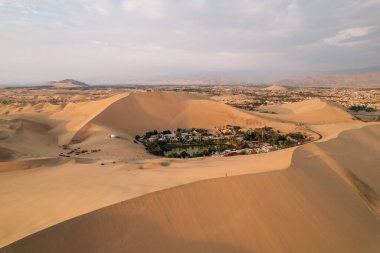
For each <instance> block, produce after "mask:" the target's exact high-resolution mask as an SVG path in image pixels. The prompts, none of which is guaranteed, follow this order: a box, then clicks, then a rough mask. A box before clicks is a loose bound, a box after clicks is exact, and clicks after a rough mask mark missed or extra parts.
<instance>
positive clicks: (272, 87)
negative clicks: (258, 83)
mask: <svg viewBox="0 0 380 253" xmlns="http://www.w3.org/2000/svg"><path fill="white" fill-rule="evenodd" d="M263 90H268V91H287V90H288V89H287V88H285V87H283V86H280V85H277V84H273V85H271V86H269V87H266V88H264V89H263Z"/></svg>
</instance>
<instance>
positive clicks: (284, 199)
mask: <svg viewBox="0 0 380 253" xmlns="http://www.w3.org/2000/svg"><path fill="white" fill-rule="evenodd" d="M8 109H9V108H8ZM264 109H265V110H269V109H271V110H273V111H276V112H277V114H267V113H265V114H264V113H257V112H254V113H251V112H247V111H243V110H239V109H236V108H233V107H230V106H227V105H224V104H220V103H217V102H214V101H211V100H208V99H206V98H204V97H202V96H198V95H193V94H189V93H173V92H144V93H141V92H140V93H124V94H119V95H116V96H113V97H109V98H107V99H103V100H98V101H92V102H78V103H68V104H66V105H60V106H55V105H50V104H38V105H27V106H25V107H24V108H23V109H22V110H21V111H20V112H18V111H15V112H14V113H13V112H12V113H11V114H10V115H9V116H7V119H6V120H2V121H1V122H0V161H2V162H1V163H0V182H1V183H0V203H3V204H4V205H3V206H2V208H0V227H1V229H0V247H1V246H4V245H7V244H9V243H12V242H14V241H16V240H19V239H21V238H23V237H25V236H28V235H30V236H29V237H26V238H25V239H22V240H20V241H17V242H15V243H14V244H11V245H10V246H9V247H6V248H3V249H0V252H8V251H10V252H13V251H12V250H14V252H24V251H25V252H37V251H38V247H40V249H39V250H40V251H38V252H41V249H44V250H45V249H46V251H47V252H61V251H62V252H64V251H73V252H75V251H76V250H77V252H83V251H94V252H109V251H115V252H119V251H120V252H121V251H131V252H134V251H136V252H160V251H163V252H171V251H183V250H182V249H186V250H188V251H189V252H194V251H195V252H198V251H201V252H202V251H203V252H223V251H224V252H239V251H240V252H252V251H253V252H255V251H258V252H273V251H280V249H285V250H286V251H285V250H284V251H285V252H287V251H288V252H294V251H298V250H296V238H300V239H297V241H302V243H301V244H300V247H301V252H304V251H306V252H313V250H314V252H329V251H330V252H355V251H354V249H356V251H357V249H358V247H359V246H363V247H367V248H364V251H366V250H367V252H372V250H373V249H378V247H379V245H378V244H377V243H376V242H375V241H374V239H373V238H374V236H375V235H379V224H378V220H376V219H375V218H374V217H376V215H377V214H378V213H379V200H378V199H379V198H378V195H379V189H380V187H379V184H378V182H377V181H378V180H376V179H377V178H379V175H378V172H377V171H376V170H375V169H374V168H376V166H377V164H378V163H379V157H380V155H379V153H380V151H379V145H378V143H379V141H380V136H379V134H378V133H379V132H380V131H379V130H380V129H379V126H378V125H376V124H373V126H371V125H369V124H364V123H362V122H359V121H357V120H352V119H351V116H350V115H349V114H347V113H346V112H345V111H343V110H342V109H341V108H339V107H337V106H336V105H334V104H331V103H328V102H323V101H320V100H311V101H305V102H301V103H295V104H289V105H281V106H273V107H267V108H264ZM296 123H304V124H306V126H307V127H308V128H310V129H312V130H314V131H317V132H318V133H321V134H322V135H323V139H322V140H321V141H319V142H318V143H311V144H307V145H305V146H302V147H300V148H292V149H286V150H281V151H276V152H272V153H268V154H260V155H252V156H239V157H228V158H219V157H212V158H207V159H204V158H199V159H191V160H181V159H166V158H156V157H152V156H151V155H149V154H147V153H146V152H145V150H144V147H143V146H142V145H140V144H135V143H133V141H132V138H133V136H134V135H136V134H142V133H144V132H145V131H148V130H153V129H157V130H165V129H176V128H178V127H180V128H181V127H183V128H185V127H204V128H210V127H215V126H222V125H226V124H235V125H240V126H249V127H263V126H265V125H268V126H272V127H274V128H276V129H280V130H283V131H292V130H294V129H302V128H301V127H298V128H297V126H296ZM365 125H368V127H365V128H364V129H360V130H355V131H351V132H347V133H344V134H341V135H339V134H340V133H341V132H342V131H343V130H349V129H354V128H361V127H363V126H365ZM110 133H116V134H118V135H120V136H122V137H123V138H121V139H110V138H107V136H108V135H109V134H110ZM338 135H339V137H338ZM337 137H338V138H337ZM335 138H337V139H335ZM67 143H71V144H72V147H78V146H81V147H82V148H86V149H92V148H101V150H102V151H101V152H99V153H95V154H90V155H88V156H86V157H84V158H59V157H58V154H59V152H61V151H62V148H60V147H59V146H58V145H62V144H67ZM347 147H349V148H347ZM343 149H344V152H343V151H342V150H343ZM293 152H295V153H294V154H295V155H294V156H293ZM101 163H103V164H104V165H101ZM289 167H291V169H289V170H286V171H285V170H284V169H286V168H289ZM279 170H281V171H280V172H279ZM274 171H277V172H274ZM260 172H266V173H265V174H260V175H258V174H257V173H260ZM253 173H256V174H255V175H248V176H241V177H240V176H239V177H230V176H232V175H243V174H253ZM226 175H228V177H226V178H223V179H218V180H211V181H204V182H199V183H194V184H190V185H185V186H183V187H177V188H173V189H169V190H165V191H161V192H157V193H153V194H150V195H147V196H142V195H145V194H147V193H152V192H155V191H158V190H163V189H167V188H170V187H175V186H180V185H183V184H187V183H191V182H196V181H199V180H204V179H213V178H220V177H225V176H226ZM325 184H326V185H325ZM198 195H202V196H198ZM139 196H142V197H141V198H137V199H134V200H130V199H131V198H134V197H139ZM179 196H180V197H179ZM222 196H223V197H222ZM342 196H343V197H342ZM125 200H128V201H126V202H122V203H120V204H116V205H114V206H112V207H106V206H109V205H112V204H115V203H119V202H121V201H125ZM206 202H207V203H209V204H208V205H207V207H206V205H205V203H206ZM210 203H212V205H211V204H210ZM203 205H205V206H203ZM25 207H27V208H25ZM103 207H106V208H105V209H102V210H99V211H95V212H93V213H90V214H88V215H87V214H86V213H89V212H92V211H94V210H97V209H99V208H103ZM268 207H269V208H268ZM137 210H139V212H138V211H137ZM147 210H148V211H147ZM347 210H348V211H347ZM345 211H346V212H347V213H344V212H345ZM80 215H83V216H80ZM130 215H131V216H130ZM163 215H164V216H165V217H163ZM77 216H80V217H78V218H74V217H77ZM133 217H135V218H133ZM71 218H74V219H73V220H71V221H68V222H65V221H66V220H68V219H71ZM168 221H169V222H168ZM60 222H63V223H62V224H58V225H56V224H57V223H60ZM360 222H362V223H363V224H362V226H360V225H359V223H360ZM95 224H97V225H99V227H101V229H98V228H99V227H96V225H95ZM54 225H55V226H54ZM51 226H53V227H51ZM124 226H126V227H124ZM49 227H51V228H49ZM215 227H218V229H216V228H215ZM43 229H46V230H43ZM293 229H294V233H293ZM40 230H42V231H41V232H38V233H36V232H37V231H40ZM65 231H66V232H67V233H69V234H66V232H65ZM83 231H86V233H87V234H86V233H84V232H83ZM304 231H310V233H309V235H307V234H306V233H305V232H304ZM371 232H372V233H371ZM79 234H80V235H79ZM83 234H86V235H83ZM290 235H292V236H290ZM75 237H77V239H78V238H79V239H80V240H76V239H75ZM293 237H294V238H293ZM136 238H140V239H141V243H136V240H137V239H136ZM347 238H349V239H351V240H349V239H347ZM46 240H48V241H49V242H48V243H47V244H46V247H45V245H44V246H42V245H43V243H44V241H46ZM323 240H330V241H334V245H335V246H331V247H332V248H329V246H328V245H326V244H323V243H322V241H323ZM90 241H93V242H94V243H93V244H88V242H90ZM335 242H337V243H336V244H335ZM365 242H367V243H365ZM50 243H51V244H50ZM53 243H56V246H54V245H53ZM97 243H99V244H97ZM355 243H356V244H355ZM61 244H62V245H61ZM63 244H65V245H63ZM354 244H355V245H358V246H355V245H354ZM54 247H57V248H54ZM147 247H148V248H147ZM149 247H151V248H149ZM355 247H356V248H355ZM371 247H373V248H371ZM28 250H29V251H28ZM42 252H43V250H42Z"/></svg>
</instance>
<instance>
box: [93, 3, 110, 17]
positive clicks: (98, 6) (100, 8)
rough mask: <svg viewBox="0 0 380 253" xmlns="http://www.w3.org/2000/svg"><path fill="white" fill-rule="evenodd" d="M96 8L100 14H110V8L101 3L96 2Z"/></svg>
mask: <svg viewBox="0 0 380 253" xmlns="http://www.w3.org/2000/svg"><path fill="white" fill-rule="evenodd" d="M94 10H95V11H96V13H98V14H99V15H100V16H107V15H108V9H107V8H106V7H105V6H104V5H102V4H100V3H94Z"/></svg>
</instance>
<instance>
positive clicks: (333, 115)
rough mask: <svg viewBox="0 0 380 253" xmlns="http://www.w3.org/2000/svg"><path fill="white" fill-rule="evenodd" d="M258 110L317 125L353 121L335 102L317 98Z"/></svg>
mask: <svg viewBox="0 0 380 253" xmlns="http://www.w3.org/2000/svg"><path fill="white" fill-rule="evenodd" d="M259 110H260V111H267V112H274V113H275V114H267V117H268V118H271V119H278V120H282V121H284V122H294V123H304V124H315V125H318V124H331V123H348V122H353V121H354V119H353V117H352V116H351V115H350V114H349V113H347V112H346V111H344V109H343V108H341V107H340V106H338V105H337V104H334V103H332V102H327V101H321V100H319V99H312V100H306V101H303V102H297V103H291V104H282V105H271V106H261V107H259Z"/></svg>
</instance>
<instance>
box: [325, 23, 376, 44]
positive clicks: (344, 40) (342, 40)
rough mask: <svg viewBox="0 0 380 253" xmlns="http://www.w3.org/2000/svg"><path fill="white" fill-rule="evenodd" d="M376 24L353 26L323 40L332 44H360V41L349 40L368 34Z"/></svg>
mask: <svg viewBox="0 0 380 253" xmlns="http://www.w3.org/2000/svg"><path fill="white" fill-rule="evenodd" d="M375 28H376V26H367V27H353V28H349V29H345V30H341V31H339V32H338V33H337V34H336V35H335V36H333V37H329V38H325V39H324V40H323V41H324V42H325V43H326V44H328V45H332V46H344V45H350V46H354V45H358V44H360V43H357V42H356V43H355V42H348V41H349V40H350V39H353V38H359V37H364V36H367V35H368V34H369V33H370V32H371V31H372V30H374V29H375Z"/></svg>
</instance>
